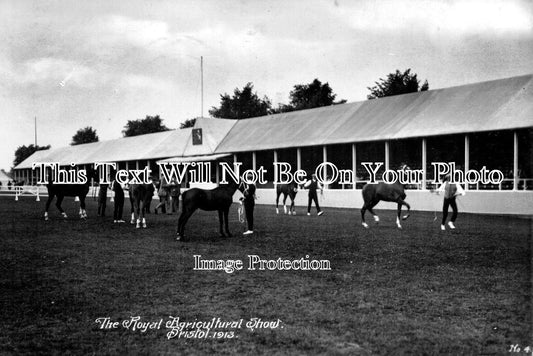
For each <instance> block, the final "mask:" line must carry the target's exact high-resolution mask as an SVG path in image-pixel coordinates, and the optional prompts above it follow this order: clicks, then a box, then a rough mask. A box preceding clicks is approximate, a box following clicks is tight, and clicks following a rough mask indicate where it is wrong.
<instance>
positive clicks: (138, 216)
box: [135, 201, 141, 229]
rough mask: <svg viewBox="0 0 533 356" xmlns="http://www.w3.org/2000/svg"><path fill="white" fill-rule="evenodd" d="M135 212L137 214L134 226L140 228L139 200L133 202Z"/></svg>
mask: <svg viewBox="0 0 533 356" xmlns="http://www.w3.org/2000/svg"><path fill="white" fill-rule="evenodd" d="M135 214H136V215H137V224H136V225H135V228H137V229H140V228H141V203H140V202H139V201H136V202H135Z"/></svg>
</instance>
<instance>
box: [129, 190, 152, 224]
mask: <svg viewBox="0 0 533 356" xmlns="http://www.w3.org/2000/svg"><path fill="white" fill-rule="evenodd" d="M154 191H155V188H154V185H153V184H152V183H149V184H130V186H129V188H128V192H129V196H130V204H131V221H130V223H131V224H135V213H137V224H136V226H135V227H136V228H137V229H139V228H140V227H141V222H142V227H143V228H146V219H145V218H144V214H145V212H146V211H147V210H148V209H149V207H150V202H151V200H152V196H153V195H154Z"/></svg>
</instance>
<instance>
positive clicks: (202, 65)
mask: <svg viewBox="0 0 533 356" xmlns="http://www.w3.org/2000/svg"><path fill="white" fill-rule="evenodd" d="M200 82H201V87H202V94H201V96H202V98H201V108H200V117H204V57H203V56H200Z"/></svg>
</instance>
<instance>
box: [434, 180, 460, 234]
mask: <svg viewBox="0 0 533 356" xmlns="http://www.w3.org/2000/svg"><path fill="white" fill-rule="evenodd" d="M450 180H451V176H450V175H449V174H448V175H447V176H446V177H444V183H442V185H441V186H440V187H439V189H437V191H436V192H437V194H439V193H440V192H444V203H443V205H442V223H441V225H440V229H441V230H443V231H444V230H446V225H445V224H446V218H447V217H448V209H449V207H450V206H451V207H452V211H453V213H452V218H451V219H450V221H449V222H448V226H449V227H450V229H452V230H453V229H455V225H454V222H455V220H456V219H457V202H456V201H455V198H456V197H457V196H458V195H465V194H466V192H465V191H464V189H463V188H462V187H461V185H460V184H458V183H450Z"/></svg>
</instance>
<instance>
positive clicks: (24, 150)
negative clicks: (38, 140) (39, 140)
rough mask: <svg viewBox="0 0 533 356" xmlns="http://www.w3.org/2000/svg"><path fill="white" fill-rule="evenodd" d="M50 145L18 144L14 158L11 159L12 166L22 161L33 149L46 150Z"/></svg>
mask: <svg viewBox="0 0 533 356" xmlns="http://www.w3.org/2000/svg"><path fill="white" fill-rule="evenodd" d="M50 147H51V146H50V145H47V146H39V145H37V146H35V145H29V146H19V147H18V148H17V149H16V150H15V159H14V160H13V166H14V167H16V166H18V165H19V164H20V163H22V161H24V160H25V159H26V158H28V157H30V156H31V155H32V154H33V153H34V152H35V151H41V150H48V149H50Z"/></svg>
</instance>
